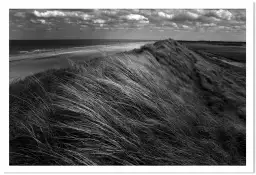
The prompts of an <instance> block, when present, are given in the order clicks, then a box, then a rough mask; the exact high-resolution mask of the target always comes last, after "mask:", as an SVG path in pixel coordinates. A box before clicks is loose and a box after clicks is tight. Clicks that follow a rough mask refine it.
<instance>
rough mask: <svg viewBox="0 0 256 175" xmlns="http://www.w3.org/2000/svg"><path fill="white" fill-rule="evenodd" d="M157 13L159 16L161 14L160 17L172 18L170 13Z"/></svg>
mask: <svg viewBox="0 0 256 175" xmlns="http://www.w3.org/2000/svg"><path fill="white" fill-rule="evenodd" d="M158 15H159V16H161V17H163V18H168V19H171V18H173V16H174V15H173V14H172V15H169V14H167V13H164V12H158Z"/></svg>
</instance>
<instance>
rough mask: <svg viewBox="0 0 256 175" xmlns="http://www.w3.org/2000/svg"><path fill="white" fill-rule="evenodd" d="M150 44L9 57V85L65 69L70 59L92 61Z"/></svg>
mask: <svg viewBox="0 0 256 175" xmlns="http://www.w3.org/2000/svg"><path fill="white" fill-rule="evenodd" d="M147 43H150V42H135V43H125V44H113V45H95V46H88V47H82V48H81V47H79V48H68V49H63V50H61V52H53V51H51V52H45V53H34V54H29V55H28V54H25V55H22V56H16V57H9V59H10V60H9V68H10V71H9V83H11V82H12V81H13V80H15V79H23V78H25V77H27V76H29V75H32V74H35V73H39V72H42V71H46V70H49V69H59V68H65V67H67V66H68V65H69V63H68V59H70V60H74V61H82V60H90V59H94V58H96V57H102V56H106V55H111V54H115V53H120V52H124V51H130V50H132V49H135V48H140V47H141V46H143V45H145V44H147Z"/></svg>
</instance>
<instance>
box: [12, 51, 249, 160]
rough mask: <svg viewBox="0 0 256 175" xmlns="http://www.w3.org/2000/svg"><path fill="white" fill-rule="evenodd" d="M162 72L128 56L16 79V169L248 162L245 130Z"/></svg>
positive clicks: (151, 60)
mask: <svg viewBox="0 0 256 175" xmlns="http://www.w3.org/2000/svg"><path fill="white" fill-rule="evenodd" d="M137 57H143V58H144V59H145V61H143V62H137V61H136V59H137ZM163 70H165V69H164V68H163V66H162V65H161V64H159V62H157V61H156V59H155V57H154V56H153V55H152V54H150V52H147V53H146V52H143V53H141V54H139V53H136V54H134V53H126V54H120V55H117V56H112V57H107V58H106V59H100V60H97V62H95V63H93V64H91V63H90V64H88V63H84V64H82V63H79V64H78V63H72V64H71V66H70V68H67V69H60V70H49V71H47V72H43V73H38V74H35V75H34V76H30V77H27V78H26V79H24V80H19V81H16V82H13V83H12V84H11V85H10V165H244V164H245V126H243V125H239V124H237V123H235V122H234V121H233V120H231V119H230V118H222V117H218V116H215V115H213V114H212V113H211V111H210V110H209V109H208V107H207V106H204V104H203V103H202V102H201V101H200V98H199V96H198V93H197V90H198V89H194V88H193V87H191V86H192V85H193V81H192V80H190V81H189V80H188V81H187V82H184V80H185V78H184V77H186V76H188V75H187V74H186V75H185V74H182V72H173V73H175V75H174V74H173V75H171V74H170V76H167V72H166V71H163ZM187 71H189V70H187ZM168 74H169V72H168ZM188 74H189V73H188ZM182 77H183V78H182ZM182 81H183V84H182V86H181V83H182Z"/></svg>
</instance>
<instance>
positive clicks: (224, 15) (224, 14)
mask: <svg viewBox="0 0 256 175" xmlns="http://www.w3.org/2000/svg"><path fill="white" fill-rule="evenodd" d="M216 14H217V16H218V17H219V18H222V19H226V20H230V19H231V17H232V13H230V12H229V11H228V10H222V9H221V10H217V11H216Z"/></svg>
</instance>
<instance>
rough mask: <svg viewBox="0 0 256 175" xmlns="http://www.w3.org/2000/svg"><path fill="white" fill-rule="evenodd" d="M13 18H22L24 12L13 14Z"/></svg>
mask: <svg viewBox="0 0 256 175" xmlns="http://www.w3.org/2000/svg"><path fill="white" fill-rule="evenodd" d="M14 16H16V17H21V18H24V17H25V16H26V15H25V12H17V13H15V14H14Z"/></svg>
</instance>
